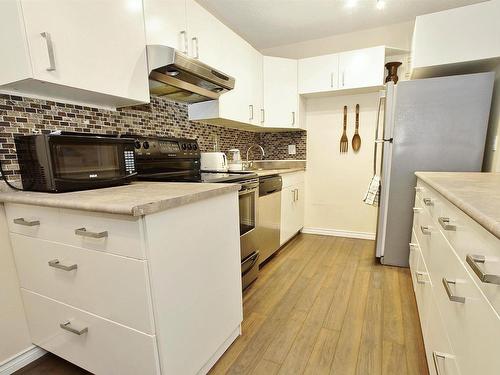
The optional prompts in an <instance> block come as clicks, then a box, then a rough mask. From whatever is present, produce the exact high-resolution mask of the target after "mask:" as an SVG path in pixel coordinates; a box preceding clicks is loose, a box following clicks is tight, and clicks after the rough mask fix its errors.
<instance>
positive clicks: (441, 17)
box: [412, 0, 500, 78]
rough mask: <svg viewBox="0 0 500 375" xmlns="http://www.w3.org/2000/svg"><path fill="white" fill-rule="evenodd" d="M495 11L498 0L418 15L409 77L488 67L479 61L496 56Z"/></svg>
mask: <svg viewBox="0 0 500 375" xmlns="http://www.w3.org/2000/svg"><path fill="white" fill-rule="evenodd" d="M499 15H500V1H498V0H495V1H486V2H482V3H479V4H473V5H469V6H465V7H461V8H455V9H450V10H446V11H442V12H437V13H431V14H426V15H423V16H418V17H417V18H416V21H415V30H414V32H413V45H412V55H413V56H412V77H414V78H421V77H432V76H442V75H450V74H457V73H459V74H461V73H469V72H474V71H481V70H483V71H484V70H489V69H490V68H491V66H486V68H487V69H484V68H483V66H484V65H483V64H484V63H488V60H491V59H498V58H499V57H500V22H499ZM496 65H498V61H497V62H496Z"/></svg>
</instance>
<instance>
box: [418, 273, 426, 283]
mask: <svg viewBox="0 0 500 375" xmlns="http://www.w3.org/2000/svg"><path fill="white" fill-rule="evenodd" d="M426 276H427V274H426V273H425V272H420V271H415V278H416V279H417V283H418V284H425V283H426V282H427V281H426V280H423V279H422V278H424V277H426Z"/></svg>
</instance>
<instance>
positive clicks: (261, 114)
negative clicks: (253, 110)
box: [260, 108, 266, 124]
mask: <svg viewBox="0 0 500 375" xmlns="http://www.w3.org/2000/svg"><path fill="white" fill-rule="evenodd" d="M265 121H266V111H265V110H264V108H261V110H260V123H261V124H263V123H264V122H265Z"/></svg>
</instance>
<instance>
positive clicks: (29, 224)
mask: <svg viewBox="0 0 500 375" xmlns="http://www.w3.org/2000/svg"><path fill="white" fill-rule="evenodd" d="M13 221H14V224H19V225H24V226H25V227H36V226H37V225H40V220H31V221H30V220H26V219H25V218H24V217H18V218H17V219H14V220H13Z"/></svg>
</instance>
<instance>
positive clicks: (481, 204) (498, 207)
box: [415, 172, 500, 238]
mask: <svg viewBox="0 0 500 375" xmlns="http://www.w3.org/2000/svg"><path fill="white" fill-rule="evenodd" d="M415 174H416V175H417V177H418V178H420V179H421V180H422V181H424V182H425V183H427V184H428V185H430V186H431V187H432V188H434V189H435V190H437V191H438V192H439V193H440V194H441V195H443V196H444V197H445V198H446V199H448V200H449V201H450V202H451V203H453V204H454V205H455V206H457V207H458V208H460V209H461V210H462V211H464V212H465V213H466V214H467V215H469V216H470V217H471V218H472V219H474V220H475V221H476V222H478V223H479V224H480V225H482V226H483V227H484V228H485V229H486V230H488V231H489V232H491V233H492V234H493V235H495V236H496V237H498V238H500V173H479V172H466V173H463V172H416V173H415Z"/></svg>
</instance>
